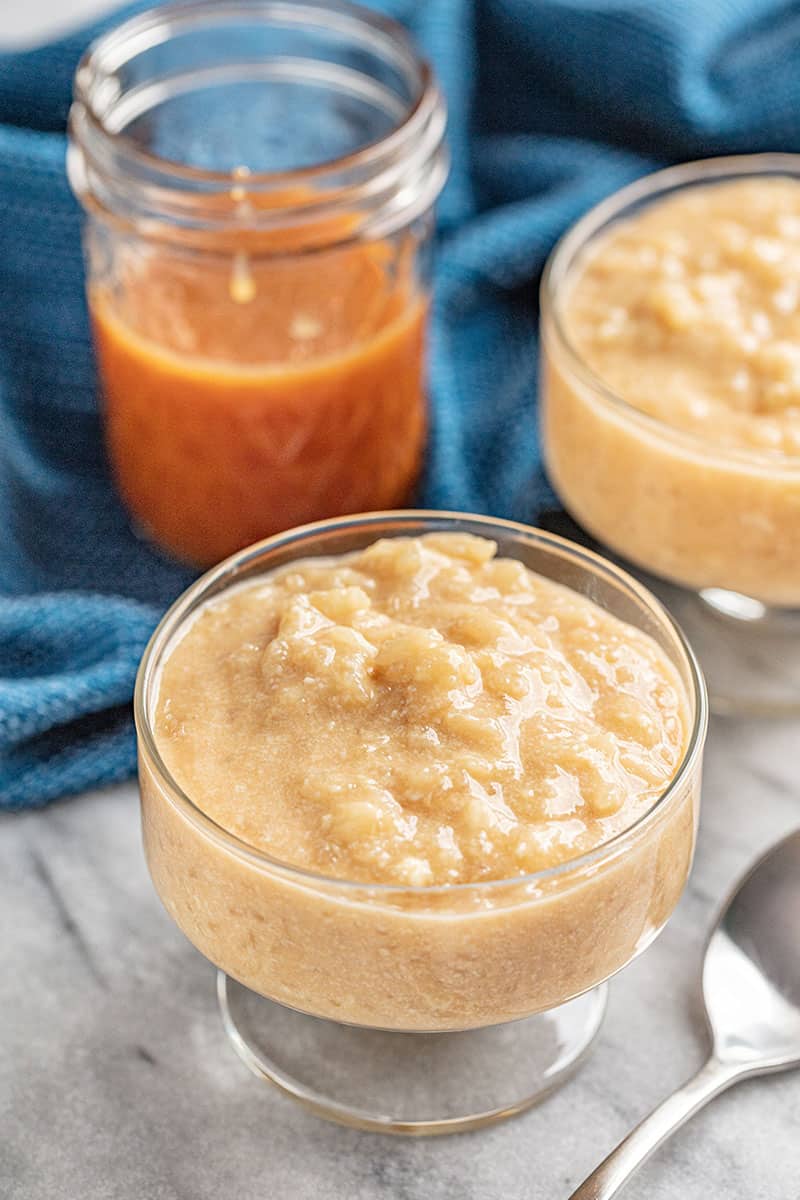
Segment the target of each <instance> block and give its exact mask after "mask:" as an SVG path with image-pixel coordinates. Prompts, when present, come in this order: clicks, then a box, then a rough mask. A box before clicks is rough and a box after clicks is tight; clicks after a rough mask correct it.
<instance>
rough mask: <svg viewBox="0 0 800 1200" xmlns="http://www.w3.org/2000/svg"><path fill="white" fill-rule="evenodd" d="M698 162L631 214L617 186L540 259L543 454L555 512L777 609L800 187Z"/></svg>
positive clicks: (797, 321) (619, 547) (635, 557)
mask: <svg viewBox="0 0 800 1200" xmlns="http://www.w3.org/2000/svg"><path fill="white" fill-rule="evenodd" d="M704 167H705V168H706V170H708V169H709V168H711V167H713V163H711V164H695V165H693V166H692V167H686V168H681V169H678V170H677V171H672V172H665V173H664V175H663V178H664V179H665V185H664V186H665V189H666V188H667V183H668V181H667V179H666V177H667V176H669V177H670V178H671V179H672V180H675V179H676V176H677V175H678V174H679V173H680V172H683V173H684V175H685V176H686V182H687V183H688V184H691V185H692V186H678V187H677V189H676V190H670V189H667V190H665V191H664V192H663V194H659V189H658V182H659V180H660V179H661V178H662V176H660V175H656V176H653V177H652V180H651V181H647V182H648V183H650V184H651V187H652V191H651V193H650V194H649V195H648V197H647V199H648V202H647V203H645V204H644V205H643V206H642V205H641V204H639V205H637V204H633V205H632V206H631V208H630V210H628V208H627V206H626V205H625V203H624V200H625V196H626V194H627V193H626V192H623V193H620V198H619V205H618V214H617V215H618V216H619V219H617V220H614V221H613V223H611V224H610V226H608V227H605V226H603V227H601V228H599V229H598V230H597V231H595V230H594V225H595V224H596V222H595V221H594V219H593V215H592V214H590V215H589V217H587V218H586V219H585V221H586V239H585V241H584V240H582V239H581V237H580V228H581V224H583V223H580V224H579V226H578V227H576V229H575V232H574V234H571V235H568V238H567V239H565V242H564V244H563V245H564V251H563V253H562V254H561V255H560V256H559V252H558V251H557V252H556V255H554V260H553V268H552V271H551V274H550V278H549V280H548V281H547V284H546V287H545V291H546V292H548V293H549V294H547V295H545V297H544V302H543V309H544V310H545V315H544V320H543V343H544V367H543V380H542V382H543V388H542V391H543V434H544V439H543V440H544V445H545V456H546V461H547V466H548V471H549V473H550V475H551V478H552V480H553V483H554V486H555V487H556V490H557V491H558V493H559V495H560V496H561V498H562V499H563V501H564V503H565V504H566V506H567V507H568V508H569V510H570V511H571V513H572V514H573V515H574V516H575V518H576V519H577V520H578V521H579V522H580V523H581V524H582V525H584V526H585V527H586V528H587V529H588V530H589V531H590V532H591V533H593V534H594V535H595V536H597V537H598V538H599V539H600V540H602V542H603V543H604V544H606V545H608V546H610V547H611V548H613V549H614V550H616V551H617V552H618V553H620V554H622V555H624V556H625V557H626V558H628V559H630V560H631V561H633V562H635V563H637V564H638V565H640V566H642V567H644V568H646V569H647V570H650V571H652V572H653V573H654V574H657V575H660V576H662V577H664V578H667V579H670V580H672V581H673V582H676V583H680V584H683V585H684V586H688V587H693V588H704V587H722V588H728V589H730V590H735V591H739V592H743V593H745V594H746V595H748V596H752V597H755V598H757V599H760V600H762V601H763V602H764V603H767V604H773V605H784V606H791V605H795V604H798V603H800V180H798V179H795V178H791V177H788V176H779V175H767V174H765V175H758V174H755V173H754V174H752V175H750V176H748V177H743V178H736V179H732V180H731V179H723V180H721V181H717V182H715V181H714V179H713V178H704ZM692 171H693V172H694V174H692V175H691V176H690V174H689V173H690V172H692ZM636 186H637V185H634V187H636ZM604 207H610V208H613V207H614V201H613V200H612V201H610V202H608V204H607V206H601V207H600V208H599V209H598V210H597V212H598V214H599V213H600V212H601V210H602V209H603V208H604ZM626 214H627V215H626ZM570 239H573V240H572V241H571V243H570V245H571V249H570V248H569V246H568V243H569V242H570ZM581 241H582V244H581V245H579V244H578V243H579V242H581ZM559 257H560V261H559ZM567 259H569V261H567Z"/></svg>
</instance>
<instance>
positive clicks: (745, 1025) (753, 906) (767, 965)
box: [703, 830, 800, 1074]
mask: <svg viewBox="0 0 800 1200" xmlns="http://www.w3.org/2000/svg"><path fill="white" fill-rule="evenodd" d="M703 999H704V1001H705V1006H706V1013H707V1015H708V1021H709V1025H710V1026H711V1032H712V1037H713V1041H714V1054H715V1057H716V1058H718V1059H719V1060H720V1061H721V1062H723V1063H726V1064H727V1063H729V1064H731V1065H737V1064H740V1065H741V1066H742V1068H743V1069H744V1068H747V1071H746V1073H748V1074H761V1073H762V1072H767V1071H780V1070H783V1069H786V1068H788V1067H793V1066H798V1065H800V830H797V831H796V832H795V833H792V834H790V835H789V836H788V837H787V838H784V840H783V841H782V842H779V843H778V845H777V846H774V847H773V848H772V849H771V850H769V851H768V852H767V853H766V854H765V855H764V856H763V857H762V858H760V859H759V860H758V862H757V863H756V864H755V865H754V866H753V867H752V868H751V869H750V871H749V872H748V873H747V875H745V877H744V879H742V881H741V882H740V884H739V885H738V887H737V888H736V889H735V891H734V892H733V894H732V895H731V896H730V897H729V899H728V902H727V904H726V905H725V906H724V907H723V910H722V913H721V915H720V917H719V919H718V923H717V926H716V928H715V929H714V932H713V933H712V935H711V937H710V938H709V942H708V947H707V949H706V957H705V963H704V966H703Z"/></svg>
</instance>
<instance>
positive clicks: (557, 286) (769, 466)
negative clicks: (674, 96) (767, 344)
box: [540, 152, 800, 475]
mask: <svg viewBox="0 0 800 1200" xmlns="http://www.w3.org/2000/svg"><path fill="white" fill-rule="evenodd" d="M760 175H761V176H764V177H765V178H776V177H780V176H784V177H785V176H792V177H796V178H797V179H798V180H800V154H791V153H786V154H785V153H771V152H770V153H759V154H735V155H723V156H720V157H715V158H703V159H697V160H695V161H692V162H686V163H680V164H679V165H677V166H674V167H665V168H663V169H662V170H659V171H652V172H650V173H649V174H647V175H643V176H642V177H641V178H639V179H636V180H634V181H633V182H632V183H629V184H626V186H625V187H623V188H620V189H619V190H618V191H616V192H613V193H612V194H611V195H610V196H607V197H606V198H605V199H604V200H601V201H600V202H599V203H598V204H596V205H594V206H593V207H592V208H590V209H589V211H588V212H586V213H585V214H584V215H583V216H582V217H579V218H578V220H577V221H575V222H574V224H572V225H571V226H570V227H569V229H568V230H567V231H566V233H564V234H563V235H562V237H561V238H560V239H559V241H558V242H557V243H556V245H555V247H554V248H553V250H552V252H551V254H550V256H549V258H548V260H547V263H546V264H545V269H544V273H543V275H542V282H541V287H540V308H541V314H542V325H543V327H544V326H545V325H547V326H548V328H552V330H553V333H554V334H555V337H556V339H557V341H558V344H559V348H560V349H561V351H562V352H563V353H564V355H565V357H566V358H567V361H568V363H569V368H570V370H571V371H572V372H573V373H574V374H575V375H576V376H577V377H578V378H579V379H580V381H581V382H582V383H583V384H584V386H586V387H588V388H589V389H591V391H592V392H593V393H594V395H595V397H596V398H597V399H599V400H601V401H602V402H603V403H604V404H606V405H608V407H610V408H613V409H614V410H615V411H616V412H617V413H618V414H619V415H620V416H622V417H624V418H626V419H627V420H629V421H633V422H634V423H636V424H639V425H641V426H642V427H643V428H644V429H646V430H649V431H650V432H652V433H656V434H657V435H658V437H659V439H662V440H667V441H669V442H672V443H674V444H675V445H677V446H680V447H682V448H684V449H686V450H689V451H693V452H694V453H695V454H697V455H699V456H701V457H702V458H704V459H705V460H709V459H710V460H712V461H713V462H714V463H718V464H720V465H723V466H727V465H733V464H738V465H740V466H743V467H747V466H749V467H751V468H754V469H756V470H760V471H764V470H765V469H766V470H768V471H769V472H770V473H772V474H774V473H778V474H790V475H795V474H796V473H797V472H799V471H800V454H798V455H792V454H782V453H777V452H774V451H772V452H771V451H768V450H757V449H752V450H751V449H749V448H747V447H738V446H731V447H728V446H721V445H718V444H715V443H713V442H710V441H709V440H708V439H706V438H703V437H702V436H701V435H700V434H697V433H694V432H693V431H691V430H687V429H680V428H679V427H678V426H676V425H671V424H670V423H669V422H668V421H665V420H663V419H662V418H661V417H656V416H653V415H652V414H651V413H647V412H644V411H643V410H642V409H640V408H637V407H636V405H635V404H632V403H631V401H630V400H626V399H625V398H624V397H623V396H621V395H620V394H619V393H618V392H616V391H615V390H614V389H613V388H612V387H610V386H609V384H607V383H606V382H605V381H604V380H603V378H602V377H601V376H600V375H598V374H597V372H596V371H595V370H594V369H593V368H592V367H591V366H589V364H588V362H587V361H586V359H585V358H584V356H583V355H582V354H581V352H580V350H579V349H578V348H577V346H576V345H575V343H574V341H573V340H572V338H571V337H570V336H569V333H568V332H567V329H566V328H565V324H564V320H563V314H562V308H561V303H560V302H561V296H560V292H561V290H562V289H563V288H564V287H565V285H566V283H567V281H568V280H569V277H570V274H571V272H572V270H573V269H574V264H575V261H576V259H577V258H578V256H579V255H580V254H581V252H582V251H583V250H584V249H585V247H586V246H587V245H588V244H589V243H590V242H591V240H592V238H593V237H594V236H595V235H598V236H600V237H602V236H603V231H604V229H605V227H606V226H608V225H610V223H611V222H613V221H616V220H619V219H625V218H626V217H627V215H628V213H629V212H631V211H633V210H635V209H637V208H639V207H640V206H642V205H647V204H650V203H654V202H655V203H657V202H658V200H659V199H660V198H661V197H662V196H664V195H667V194H669V193H671V192H673V191H677V190H679V189H681V188H684V187H696V186H702V185H703V184H704V183H713V182H715V181H717V182H722V181H730V182H734V181H736V180H737V179H751V178H753V177H758V176H760Z"/></svg>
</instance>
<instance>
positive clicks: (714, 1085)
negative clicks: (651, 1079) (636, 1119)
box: [569, 1055, 739, 1200]
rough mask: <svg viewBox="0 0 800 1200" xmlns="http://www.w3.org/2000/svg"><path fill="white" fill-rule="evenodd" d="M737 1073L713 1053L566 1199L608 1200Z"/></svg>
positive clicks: (735, 1076)
mask: <svg viewBox="0 0 800 1200" xmlns="http://www.w3.org/2000/svg"><path fill="white" fill-rule="evenodd" d="M738 1076H739V1071H737V1070H736V1069H735V1068H733V1067H731V1066H727V1065H726V1064H725V1063H722V1062H720V1061H719V1059H718V1058H716V1057H715V1056H714V1055H712V1056H711V1058H709V1060H708V1062H707V1063H705V1065H704V1066H702V1067H701V1068H700V1070H699V1071H698V1072H697V1074H696V1075H695V1076H693V1078H692V1079H690V1080H688V1082H687V1083H685V1084H684V1085H683V1087H680V1088H678V1090H677V1091H676V1092H673V1093H672V1095H671V1096H668V1097H667V1099H666V1100H664V1101H663V1102H662V1103H661V1104H659V1106H658V1108H656V1109H654V1110H653V1112H651V1113H650V1116H649V1117H645V1119H644V1120H643V1121H642V1122H640V1124H639V1125H637V1126H636V1128H635V1129H633V1130H632V1131H631V1132H630V1133H629V1134H628V1136H627V1137H626V1138H623V1140H622V1141H621V1142H620V1144H619V1145H618V1146H617V1148H616V1149H615V1150H612V1151H611V1153H610V1154H609V1156H608V1158H605V1159H603V1161H602V1162H601V1163H600V1166H599V1167H597V1168H596V1169H595V1170H594V1171H592V1173H591V1175H590V1176H589V1178H588V1179H586V1180H584V1182H583V1183H582V1184H581V1185H580V1187H579V1188H578V1189H577V1191H575V1192H573V1193H572V1195H571V1196H570V1198H569V1200H611V1197H612V1196H616V1194H617V1192H618V1191H620V1189H621V1188H623V1187H624V1186H625V1184H626V1183H627V1182H628V1180H629V1179H630V1177H631V1175H633V1173H634V1171H637V1170H638V1169H639V1167H640V1166H641V1165H642V1163H644V1162H646V1161H647V1159H648V1158H649V1157H650V1155H651V1154H653V1152H654V1151H655V1150H657V1149H658V1147H659V1146H660V1145H661V1143H662V1142H665V1141H666V1140H667V1138H668V1137H669V1136H670V1134H672V1133H674V1132H675V1130H676V1129H680V1127H681V1125H683V1123H684V1122H685V1121H688V1120H689V1117H692V1116H694V1114H695V1113H696V1112H697V1111H698V1110H699V1109H701V1108H702V1107H703V1105H704V1104H707V1103H708V1101H709V1100H713V1098H714V1096H718V1095H719V1093H720V1092H724V1091H725V1088H727V1087H730V1085H731V1084H732V1083H733V1082H734V1081H735V1080H736V1079H737V1077H738Z"/></svg>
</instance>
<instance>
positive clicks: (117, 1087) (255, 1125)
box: [0, 721, 800, 1200]
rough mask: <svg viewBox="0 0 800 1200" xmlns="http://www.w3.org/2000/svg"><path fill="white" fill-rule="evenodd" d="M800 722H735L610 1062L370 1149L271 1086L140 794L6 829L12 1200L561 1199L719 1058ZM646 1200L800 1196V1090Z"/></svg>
mask: <svg viewBox="0 0 800 1200" xmlns="http://www.w3.org/2000/svg"><path fill="white" fill-rule="evenodd" d="M798 750H800V725H798V724H795V723H790V722H786V723H757V722H744V721H740V722H737V721H726V722H722V721H718V722H717V723H715V724H714V726H713V728H712V731H711V737H710V741H709V747H708V752H707V755H706V770H705V789H704V799H703V813H702V821H701V832H700V840H699V845H698V852H697V859H696V863H695V868H694V872H693V874H692V878H691V882H690V884H689V887H688V889H687V892H686V894H685V896H684V898H683V900H682V901H681V904H680V906H679V908H678V910H677V912H676V913H675V915H674V917H673V919H672V921H671V922H670V924H669V925H668V927H667V929H666V930H665V931H664V933H663V934H662V935H661V937H660V938H659V940H658V941H657V942H656V944H655V945H654V946H653V947H651V949H650V950H648V951H647V952H646V953H645V954H644V955H643V956H642V957H641V958H640V959H639V960H638V961H637V962H636V963H634V964H633V965H632V966H631V967H629V968H628V969H627V970H626V971H624V972H623V973H622V974H621V975H620V976H619V977H618V978H617V979H616V980H614V982H613V984H612V988H611V999H610V1004H609V1010H608V1016H607V1019H606V1022H605V1025H604V1027H603V1029H602V1031H601V1034H600V1037H599V1039H598V1041H597V1043H596V1047H595V1050H594V1052H593V1054H592V1056H591V1058H590V1059H589V1060H588V1061H587V1062H586V1064H585V1065H584V1066H583V1067H582V1068H581V1070H580V1072H579V1073H578V1074H577V1075H576V1076H575V1078H574V1079H573V1080H571V1081H570V1082H569V1083H567V1085H566V1086H565V1087H564V1088H563V1089H562V1090H561V1091H560V1092H558V1093H557V1094H555V1095H553V1096H551V1097H550V1098H549V1099H547V1100H546V1101H545V1102H543V1103H542V1104H541V1105H539V1106H538V1107H537V1108H534V1109H532V1110H530V1111H529V1112H528V1113H527V1114H525V1115H524V1116H521V1117H518V1118H516V1119H514V1120H512V1121H509V1122H506V1123H505V1124H503V1125H500V1126H496V1127H494V1128H492V1129H488V1130H484V1131H480V1132H477V1133H471V1134H461V1135H457V1136H453V1137H449V1138H438V1139H432V1140H418V1141H409V1140H398V1139H393V1138H387V1137H382V1136H379V1135H374V1134H366V1133H355V1132H351V1131H349V1130H346V1129H342V1128H339V1127H338V1126H334V1125H330V1124H327V1123H326V1122H323V1121H320V1120H318V1119H316V1118H314V1117H312V1116H309V1115H306V1114H305V1113H304V1112H303V1111H302V1110H300V1109H299V1108H298V1107H297V1106H296V1105H295V1104H294V1103H293V1102H292V1101H290V1100H288V1099H285V1098H284V1097H283V1096H281V1095H279V1094H278V1093H277V1092H274V1091H273V1089H272V1088H271V1087H270V1086H269V1085H267V1084H265V1083H261V1082H259V1081H258V1080H257V1079H255V1078H254V1077H253V1076H251V1075H250V1074H249V1072H248V1071H247V1069H246V1068H245V1067H244V1065H243V1064H242V1063H240V1061H239V1060H238V1059H237V1058H236V1057H235V1055H234V1053H233V1051H232V1050H231V1049H230V1047H229V1045H228V1044H227V1042H226V1039H225V1037H224V1034H223V1032H222V1028H221V1025H220V1021H219V1017H218V1014H217V1009H216V1002H215V997H214V979H213V971H212V968H211V967H210V966H209V965H208V963H206V962H205V960H204V959H203V958H202V957H201V956H200V955H199V954H198V953H197V952H196V951H195V950H194V949H193V948H192V947H191V946H190V945H189V944H188V943H187V942H186V941H185V940H184V939H183V937H182V935H181V934H180V933H179V932H178V930H177V929H176V928H175V926H174V925H173V924H172V923H171V922H170V920H169V919H168V918H167V916H166V914H165V913H164V912H163V910H162V909H161V907H160V905H159V902H158V900H157V898H156V895H155V893H154V891H153V888H152V886H151V884H150V881H149V879H148V876H147V872H146V868H145V864H144V860H143V856H142V850H141V843H140V835H139V828H138V819H139V818H138V810H137V799H136V792H135V788H134V787H133V786H132V785H129V786H125V787H120V788H116V789H113V790H109V791H107V792H102V793H95V794H92V795H87V796H83V797H80V798H78V799H75V800H68V801H64V802H63V803H60V804H57V805H55V806H53V807H51V808H49V809H48V810H46V811H43V812H39V813H30V814H23V815H15V816H7V817H5V818H4V819H2V820H0V931H1V932H0V946H1V947H2V960H1V966H0V1013H2V1020H0V1196H1V1197H3V1198H4V1200H5V1198H6V1197H8V1198H13V1200H17V1198H20V1200H23V1198H24V1200H212V1198H213V1200H217V1198H218V1197H225V1198H226V1200H227V1198H228V1197H236V1198H237V1200H264V1198H266V1200H273V1198H274V1200H283V1198H284V1197H285V1198H286V1200H290V1198H291V1200H317V1198H319V1200H374V1198H375V1197H387V1198H389V1200H445V1198H446V1200H451V1198H453V1200H455V1198H458V1200H558V1198H559V1197H564V1198H565V1197H567V1196H568V1195H569V1193H570V1191H571V1189H572V1188H573V1187H574V1186H575V1185H576V1184H577V1183H578V1182H579V1180H580V1179H581V1178H582V1177H583V1176H584V1175H585V1174H586V1173H587V1172H588V1171H589V1170H590V1168H591V1167H592V1166H593V1165H594V1164H595V1163H596V1161H598V1160H599V1159H600V1158H602V1157H603V1155H604V1154H605V1153H606V1152H607V1151H608V1150H609V1149H610V1148H611V1146H612V1145H613V1144H614V1143H615V1142H616V1141H617V1140H618V1139H619V1137H621V1136H622V1135H623V1134H624V1133H625V1132H626V1131H627V1130H628V1128H629V1127H630V1126H631V1125H632V1124H633V1123H634V1122H635V1121H636V1120H637V1119H638V1118H640V1117H641V1116H643V1115H644V1114H645V1113H646V1112H647V1111H648V1110H649V1108H650V1107H652V1106H653V1105H654V1104H655V1103H656V1102H657V1101H658V1100H660V1099H661V1098H662V1097H663V1096H664V1095H665V1094H666V1093H667V1092H668V1091H669V1090H670V1089H671V1088H673V1087H675V1086H676V1085H677V1084H679V1083H681V1082H682V1081H683V1079H684V1078H685V1077H686V1076H688V1075H689V1074H691V1073H692V1072H693V1071H694V1069H695V1068H696V1067H697V1066H698V1065H699V1063H700V1061H701V1058H702V1056H703V1054H704V1052H705V1049H706V1043H705V1033H704V1026H703V1020H702V1014H701V1011H700V1009H699V1002H698V998H697V997H698V988H697V980H698V971H699V966H700V956H701V952H702V947H703V942H704V937H705V931H706V928H707V926H708V923H709V921H710V919H711V917H712V914H713V912H714V910H715V908H716V905H717V903H718V901H719V898H720V896H721V895H722V894H723V893H724V892H725V891H726V889H727V888H728V887H729V885H730V884H731V883H732V882H733V881H734V880H735V879H736V877H737V876H738V875H739V873H740V872H741V871H742V869H743V868H744V867H745V866H746V865H747V863H748V862H749V860H750V859H751V858H752V857H753V856H754V855H755V854H757V853H758V852H759V851H761V850H762V849H764V848H765V847H766V846H767V845H768V844H769V843H770V842H772V841H773V840H775V839H777V838H778V837H779V836H780V835H782V834H783V833H785V832H787V831H788V830H789V829H791V828H793V827H796V826H798V825H800V780H798V777H797V775H798ZM625 1195H626V1197H628V1196H629V1197H630V1200H645V1198H646V1200H668V1198H669V1200H673V1198H674V1200H678V1198H680V1200H709V1198H712V1200H715V1198H717V1197H720V1198H722V1197H724V1198H725V1200H761V1198H763V1200H799V1198H800V1073H796V1074H787V1075H784V1076H776V1077H773V1078H771V1079H767V1080H762V1081H754V1082H750V1083H747V1084H741V1085H739V1087H738V1088H736V1089H734V1091H732V1092H731V1093H729V1094H728V1095H726V1096H723V1097H721V1098H720V1099H719V1100H717V1101H716V1102H715V1103H714V1104H713V1105H712V1106H711V1107H710V1108H708V1109H707V1110H706V1111H705V1112H703V1113H701V1114H700V1115H699V1116H698V1117H697V1118H696V1119H695V1120H694V1121H693V1122H692V1123H691V1124H690V1125H689V1126H687V1127H686V1128H685V1129H684V1130H683V1131H682V1132H680V1133H679V1134H678V1135H677V1136H676V1137H675V1139H674V1140H673V1141H672V1143H670V1144H669V1145H668V1146H666V1147H665V1148H664V1149H663V1150H662V1151H660V1152H659V1153H658V1154H657V1155H656V1157H655V1158H654V1159H653V1160H651V1162H650V1163H649V1164H648V1166H647V1167H646V1168H645V1169H644V1170H643V1171H642V1172H641V1173H640V1174H639V1176H638V1177H637V1178H636V1179H635V1181H634V1182H633V1183H632V1184H631V1186H630V1188H629V1190H628V1191H627V1192H626V1193H625Z"/></svg>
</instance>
